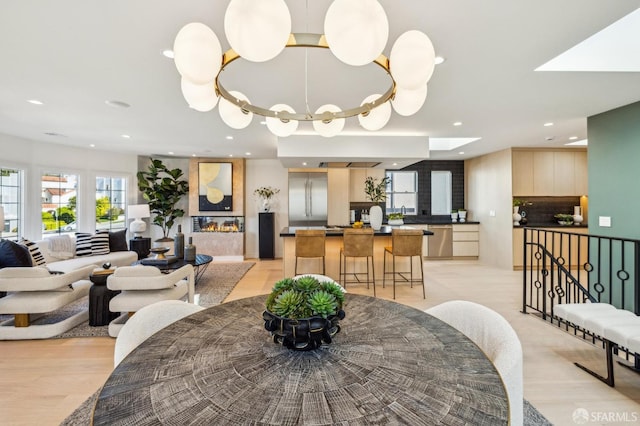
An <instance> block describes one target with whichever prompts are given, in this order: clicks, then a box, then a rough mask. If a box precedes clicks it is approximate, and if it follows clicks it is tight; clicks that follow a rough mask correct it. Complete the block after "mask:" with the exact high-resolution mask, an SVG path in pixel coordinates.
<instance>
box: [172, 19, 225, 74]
mask: <svg viewBox="0 0 640 426" xmlns="http://www.w3.org/2000/svg"><path fill="white" fill-rule="evenodd" d="M173 54H174V61H175V64H176V68H177V69H178V72H179V73H180V75H181V76H183V77H186V78H187V79H189V80H191V81H192V82H193V83H195V84H205V83H208V82H211V81H213V80H214V79H215V78H216V75H218V72H220V67H221V66H222V47H221V46H220V41H219V40H218V37H217V36H216V34H215V33H214V32H213V30H211V28H209V27H207V26H206V25H204V24H201V23H199V22H192V23H190V24H187V25H185V26H184V27H182V29H181V30H180V31H178V34H177V35H176V38H175V41H174V42H173Z"/></svg>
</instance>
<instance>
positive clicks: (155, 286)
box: [107, 265, 195, 337]
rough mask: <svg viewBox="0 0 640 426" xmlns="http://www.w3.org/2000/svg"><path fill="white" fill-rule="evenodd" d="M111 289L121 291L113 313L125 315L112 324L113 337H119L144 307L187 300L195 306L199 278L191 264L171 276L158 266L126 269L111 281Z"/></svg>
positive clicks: (113, 276)
mask: <svg viewBox="0 0 640 426" xmlns="http://www.w3.org/2000/svg"><path fill="white" fill-rule="evenodd" d="M107 287H108V288H109V289H110V290H119V291H120V294H118V295H117V296H115V297H114V298H113V299H111V301H110V302H109V310H110V311H111V312H122V315H120V316H119V317H118V318H116V319H114V320H113V321H111V323H109V335H110V336H111V337H117V336H118V333H119V332H120V329H121V328H122V326H123V325H124V323H126V321H127V319H128V318H129V317H130V316H131V315H133V313H135V312H136V311H138V310H139V309H140V308H142V307H144V306H147V305H151V304H152V303H156V302H160V301H162V300H178V299H183V298H184V297H187V300H188V302H189V303H193V300H194V296H195V275H194V270H193V266H191V265H185V266H183V267H181V268H179V269H176V270H175V271H173V272H170V273H168V274H163V273H162V272H161V271H160V269H158V268H156V267H155V266H142V265H138V266H123V267H120V268H118V269H116V271H115V272H114V273H113V274H112V275H110V276H109V278H107Z"/></svg>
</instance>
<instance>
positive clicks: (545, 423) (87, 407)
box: [60, 390, 553, 426]
mask: <svg viewBox="0 0 640 426" xmlns="http://www.w3.org/2000/svg"><path fill="white" fill-rule="evenodd" d="M99 394H100V390H98V391H96V392H95V393H94V394H93V395H91V396H90V397H89V398H87V399H86V400H85V401H84V402H83V403H82V404H80V406H79V407H78V408H76V410H75V411H74V412H73V413H71V414H70V415H69V416H68V417H67V418H66V419H64V421H63V422H62V423H60V426H81V425H82V426H84V425H90V424H91V413H92V412H93V407H94V406H95V404H96V400H97V399H98V395H99ZM523 425H524V426H553V424H552V423H551V422H550V421H549V420H547V419H546V417H544V416H543V415H542V414H540V412H539V411H538V410H536V407H534V406H533V405H531V403H530V402H529V401H527V400H526V399H525V400H524V422H523Z"/></svg>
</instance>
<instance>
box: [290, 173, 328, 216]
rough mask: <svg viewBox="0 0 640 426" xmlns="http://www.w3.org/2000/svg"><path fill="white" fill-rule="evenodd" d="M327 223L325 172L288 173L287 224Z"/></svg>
mask: <svg viewBox="0 0 640 426" xmlns="http://www.w3.org/2000/svg"><path fill="white" fill-rule="evenodd" d="M326 225H327V174H326V173H321V172H291V173H289V226H326Z"/></svg>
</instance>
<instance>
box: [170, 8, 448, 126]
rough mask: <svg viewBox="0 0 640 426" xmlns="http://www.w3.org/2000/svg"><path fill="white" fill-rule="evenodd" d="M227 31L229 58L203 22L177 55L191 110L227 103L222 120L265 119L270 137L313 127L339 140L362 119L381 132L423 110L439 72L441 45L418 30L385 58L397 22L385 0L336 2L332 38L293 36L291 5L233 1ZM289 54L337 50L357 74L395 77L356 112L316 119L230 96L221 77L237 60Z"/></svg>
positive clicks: (330, 15)
mask: <svg viewBox="0 0 640 426" xmlns="http://www.w3.org/2000/svg"><path fill="white" fill-rule="evenodd" d="M224 30H225V35H226V38H227V40H228V42H229V44H230V46H231V48H230V49H229V50H227V51H226V52H224V53H223V52H222V47H221V45H220V41H219V40H218V37H217V36H216V34H215V33H214V32H213V30H211V28H209V27H208V26H206V25H204V24H202V23H197V22H193V23H190V24H187V25H185V26H184V27H183V28H182V29H181V30H180V31H179V32H178V34H177V35H176V38H175V41H174V48H173V50H174V59H175V64H176V68H177V69H178V72H179V73H180V75H181V76H182V80H181V89H182V94H183V96H184V98H185V100H186V101H187V103H188V104H189V106H190V107H191V108H193V109H195V110H196V111H200V112H207V111H211V110H212V109H213V108H215V106H216V105H217V104H218V100H219V98H222V99H220V105H219V107H218V110H219V113H220V117H221V118H222V120H223V121H224V123H225V124H227V125H228V126H229V127H231V128H234V129H243V128H245V127H247V126H248V125H249V124H250V123H251V120H252V118H253V115H254V114H258V115H260V116H264V117H266V123H267V127H268V128H269V130H270V131H271V132H272V133H273V134H275V135H276V136H280V137H286V136H290V135H291V134H293V133H294V132H295V131H296V130H297V128H298V123H299V122H300V121H312V122H313V127H314V129H315V130H316V131H317V132H318V133H319V134H320V135H322V136H325V137H331V136H335V135H337V134H339V133H340V132H341V131H342V129H343V128H344V124H345V119H346V118H350V117H354V116H357V117H358V120H359V122H360V125H361V126H362V127H363V128H365V129H367V130H370V131H376V130H380V129H382V128H383V127H384V126H385V125H386V124H387V122H388V121H389V119H390V117H391V110H392V108H393V110H395V112H396V113H397V114H399V115H401V116H410V115H413V114H415V113H416V112H418V111H419V110H420V108H422V105H423V104H424V102H425V99H426V97H427V83H428V81H429V79H430V78H431V75H432V74H433V71H434V67H435V51H434V48H433V44H432V43H431V40H430V39H429V37H428V36H427V35H426V34H424V33H422V32H420V31H417V30H410V31H407V32H405V33H403V34H402V35H400V37H398V39H397V40H396V41H395V43H394V44H393V47H392V48H391V53H390V55H389V57H388V58H387V57H386V56H385V55H384V54H383V50H384V48H385V47H386V45H387V41H388V36H389V22H388V20H387V15H386V12H385V10H384V8H383V7H382V6H381V5H380V3H379V2H378V1H377V0H334V1H333V2H332V3H331V5H330V6H329V8H328V10H327V13H326V15H325V19H324V34H313V33H291V15H290V13H289V9H288V7H287V5H286V3H285V1H284V0H231V1H230V3H229V5H228V7H227V10H226V13H225V17H224ZM287 47H306V48H320V49H330V51H331V52H332V53H333V55H334V56H335V57H336V58H338V59H339V60H340V61H342V62H344V63H346V64H348V65H351V66H354V67H359V66H363V65H367V64H371V63H375V64H376V65H378V66H379V67H380V68H381V69H382V70H383V71H384V72H386V73H387V75H388V76H389V86H388V87H386V88H383V90H381V92H382V94H380V93H374V94H371V95H370V96H368V97H366V98H365V99H364V100H362V101H360V102H359V103H358V104H357V105H356V106H354V107H351V108H349V109H344V110H341V109H340V108H339V107H338V106H336V105H333V104H326V105H322V106H320V107H318V108H315V109H314V112H312V111H311V110H310V108H309V106H308V105H307V106H306V111H304V112H296V111H295V110H294V109H293V108H292V107H291V106H289V105H286V104H282V103H278V104H275V105H273V106H271V107H269V108H265V107H262V106H257V105H253V104H251V102H250V100H249V99H248V98H247V96H245V95H244V94H243V93H241V92H239V91H236V90H228V89H227V88H226V87H224V86H223V85H222V84H221V82H220V81H219V77H220V73H221V72H222V71H223V70H225V69H227V67H229V66H230V64H231V63H232V62H233V61H235V60H237V59H239V58H243V59H245V60H247V61H252V62H265V61H269V60H271V59H273V58H275V57H276V56H278V55H279V54H280V53H281V52H282V51H283V50H284V49H285V48H287ZM229 69H231V67H229Z"/></svg>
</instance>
